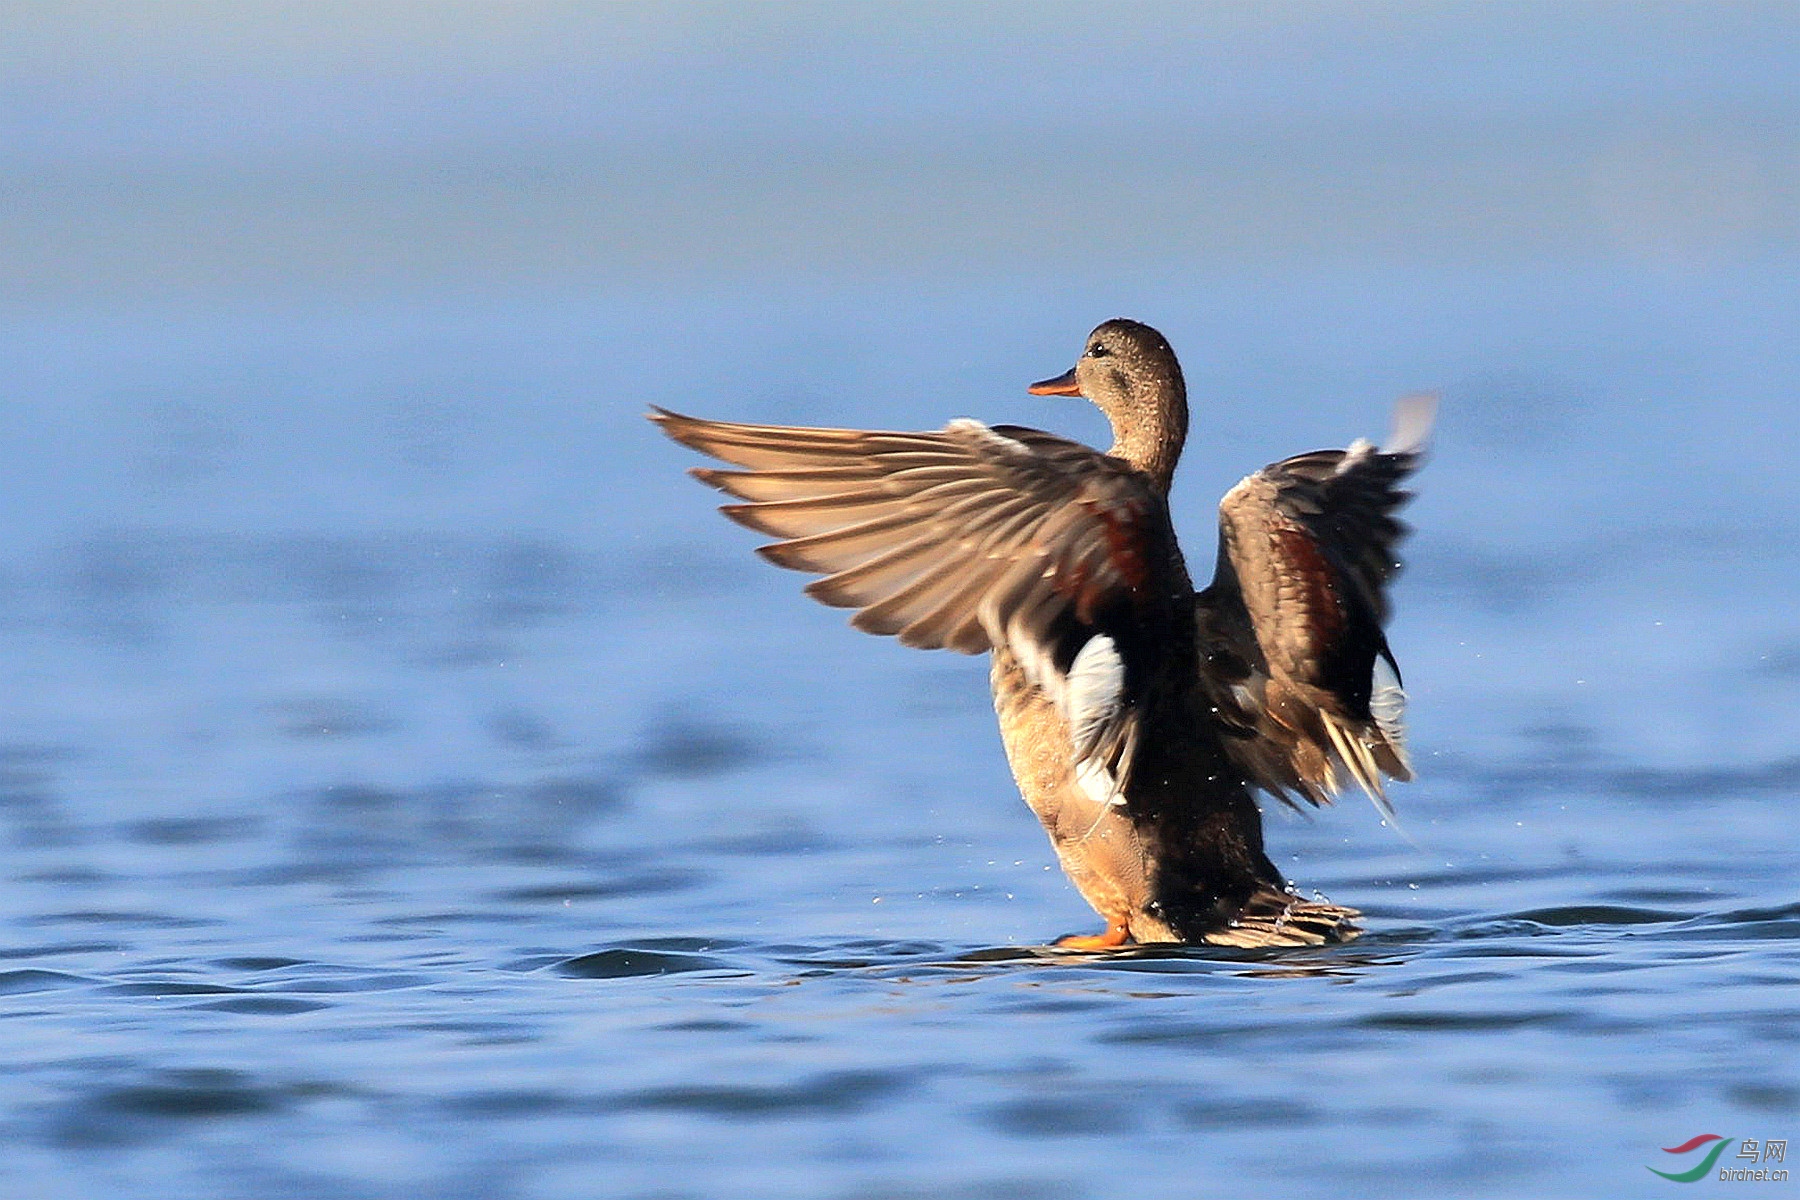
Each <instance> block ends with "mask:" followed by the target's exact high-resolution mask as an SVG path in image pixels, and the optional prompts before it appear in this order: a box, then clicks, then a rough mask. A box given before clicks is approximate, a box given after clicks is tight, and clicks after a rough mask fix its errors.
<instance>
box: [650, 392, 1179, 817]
mask: <svg viewBox="0 0 1800 1200" xmlns="http://www.w3.org/2000/svg"><path fill="white" fill-rule="evenodd" d="M651 419H652V420H654V421H656V422H657V423H658V424H659V425H661V426H662V429H663V431H664V432H665V433H667V434H668V435H669V436H670V437H671V438H673V439H674V440H676V441H678V442H681V443H682V444H683V445H686V446H690V447H692V448H694V449H696V450H700V451H702V452H704V453H707V454H710V455H713V456H714V457H716V458H720V459H723V460H724V461H726V462H728V463H732V464H734V465H735V466H737V467H740V468H744V469H743V470H718V469H713V468H701V469H697V470H695V471H694V474H695V476H696V477H698V478H699V479H700V480H701V481H702V482H704V483H707V484H710V485H712V486H713V487H716V488H718V489H719V490H720V491H723V492H726V493H727V494H729V495H731V496H734V497H736V498H737V499H739V500H740V501H743V503H738V504H730V505H726V506H724V508H723V511H724V512H725V515H726V516H728V517H730V518H731V519H732V520H734V521H736V522H738V523H739V524H741V525H746V526H748V527H750V528H752V529H756V530H759V531H761V532H763V533H766V534H769V535H771V536H774V537H776V538H779V539H781V540H779V541H776V542H774V543H772V544H770V545H766V546H763V547H760V548H759V553H761V554H762V555H763V557H765V558H767V559H768V560H769V561H771V562H773V563H776V564H777V565H779V566H784V567H791V568H794V569H796V570H802V571H809V572H812V573H814V574H817V575H821V576H823V578H821V579H818V580H815V581H813V582H812V583H811V584H809V585H808V586H807V588H806V591H807V594H809V595H811V596H812V597H813V598H814V599H817V600H819V601H821V602H822V603H825V604H830V605H835V606H839V607H845V608H853V609H856V610H857V611H856V613H855V615H854V616H853V617H852V618H851V623H852V624H853V625H855V626H856V627H857V628H859V629H863V630H867V631H868V632H871V633H878V634H886V635H896V636H898V637H899V638H900V640H901V641H902V642H904V643H906V644H907V645H911V646H918V647H922V648H926V649H936V648H949V649H953V650H957V651H960V652H962V653H964V654H979V653H982V652H984V651H987V650H991V649H995V648H1004V649H1006V650H1007V651H1009V652H1010V653H1011V654H1012V655H1013V657H1014V658H1015V659H1016V660H1017V661H1018V662H1019V663H1020V664H1021V666H1022V667H1023V668H1024V670H1025V672H1026V675H1027V677H1028V678H1029V679H1030V680H1031V682H1032V683H1033V684H1035V685H1036V686H1037V687H1039V688H1040V689H1041V690H1043V691H1044V693H1045V694H1046V695H1048V696H1049V697H1050V698H1051V699H1052V700H1053V701H1054V702H1056V703H1057V705H1058V706H1059V708H1060V709H1061V711H1062V712H1063V715H1064V716H1065V718H1066V719H1068V720H1069V722H1070V727H1071V729H1074V730H1077V731H1078V733H1077V740H1078V741H1079V743H1080V745H1079V746H1078V747H1076V760H1077V766H1078V768H1079V769H1080V770H1081V771H1083V772H1086V774H1085V776H1084V778H1087V779H1089V780H1090V781H1095V783H1094V786H1096V787H1098V786H1101V783H1100V782H1099V781H1104V786H1105V787H1107V788H1110V789H1112V792H1113V793H1115V794H1116V793H1117V792H1119V791H1122V789H1123V781H1124V773H1125V772H1128V771H1129V769H1130V762H1131V750H1132V748H1133V747H1134V746H1135V744H1136V736H1137V728H1138V721H1139V716H1140V714H1139V708H1138V698H1137V697H1136V696H1135V695H1134V694H1132V686H1131V681H1130V679H1129V676H1130V675H1131V671H1130V670H1129V664H1128V663H1127V662H1126V661H1125V659H1123V658H1122V657H1121V651H1120V649H1119V646H1118V645H1117V644H1116V643H1115V642H1114V640H1113V639H1112V638H1110V637H1106V636H1105V635H1104V634H1102V633H1100V632H1099V628H1098V623H1099V622H1100V621H1101V620H1102V618H1103V617H1104V615H1105V614H1107V613H1108V612H1111V611H1113V610H1114V609H1115V608H1116V607H1117V606H1121V605H1122V606H1126V607H1129V606H1132V605H1137V604H1146V603H1152V602H1155V599H1156V597H1158V596H1162V595H1166V594H1167V593H1168V590H1169V589H1168V588H1167V587H1166V586H1162V587H1160V589H1159V587H1158V584H1159V580H1157V579H1155V578H1153V574H1154V572H1153V570H1152V569H1151V564H1163V563H1169V562H1173V563H1176V564H1179V561H1180V559H1179V555H1178V554H1176V553H1174V547H1173V542H1172V535H1171V534H1169V533H1168V531H1167V516H1166V509H1165V508H1164V506H1163V500H1162V498H1161V496H1160V494H1159V493H1158V492H1157V491H1156V490H1155V489H1154V486H1153V485H1152V484H1151V482H1150V481H1149V480H1148V479H1147V478H1146V477H1144V476H1142V475H1140V474H1139V473H1138V472H1136V471H1134V470H1132V469H1131V468H1129V467H1128V466H1127V465H1126V464H1124V463H1122V462H1119V461H1118V460H1116V459H1112V458H1108V457H1107V456H1105V455H1103V454H1100V453H1099V452H1098V451H1095V450H1092V449H1090V448H1088V447H1086V446H1083V445H1080V444H1079V443H1076V442H1071V441H1068V440H1067V439H1064V438H1059V437H1056V436H1055V435H1053V434H1048V433H1043V432H1040V431H1038V430H1034V429H1025V428H1022V427H1019V426H1004V425H1003V426H994V427H989V426H986V425H983V424H981V423H979V422H976V421H967V420H961V421H953V422H951V423H950V424H949V425H948V426H946V427H945V428H944V429H942V430H938V431H934V432H923V433H889V432H864V431H859V430H845V429H795V428H789V427H786V426H778V425H737V424H730V423H726V422H719V421H706V420H701V419H699V418H694V417H687V416H682V415H681V414H678V413H672V412H667V411H664V410H660V409H659V410H657V411H656V412H655V413H654V414H652V417H651ZM1176 569H1179V568H1178V567H1177V568H1176ZM1185 578H1186V576H1185V573H1183V575H1182V579H1183V581H1184V582H1183V583H1182V590H1183V591H1184V592H1185V590H1186V589H1187V586H1188V585H1187V584H1186V583H1185ZM1088 647H1092V649H1086V648H1088ZM1084 650H1085V653H1086V655H1087V657H1086V658H1082V657H1081V655H1082V654H1083V653H1084ZM1078 663H1079V665H1080V668H1081V669H1080V671H1079V673H1078V675H1079V677H1078V683H1077V686H1073V687H1072V686H1071V684H1070V681H1069V680H1070V672H1071V671H1073V670H1076V668H1077V664H1078Z"/></svg>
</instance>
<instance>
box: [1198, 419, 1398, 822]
mask: <svg viewBox="0 0 1800 1200" xmlns="http://www.w3.org/2000/svg"><path fill="white" fill-rule="evenodd" d="M1431 413H1432V402H1431V400H1430V399H1429V398H1423V397H1409V398H1407V399H1406V400H1403V401H1401V403H1400V405H1399V406H1398V408H1397V410H1396V421H1395V430H1396V432H1395V434H1394V437H1393V438H1392V439H1391V440H1390V443H1389V446H1388V447H1387V448H1385V449H1381V450H1377V449H1376V448H1375V447H1374V446H1372V445H1370V444H1369V443H1368V442H1357V443H1355V444H1353V445H1352V446H1351V447H1350V448H1349V449H1347V450H1318V451H1314V452H1312V453H1310V454H1300V455H1295V456H1294V457H1292V458H1288V459H1283V460H1282V461H1281V462H1278V463H1274V464H1271V465H1270V466H1267V467H1264V468H1263V469H1262V470H1261V471H1258V472H1257V473H1256V474H1254V475H1251V476H1250V477H1249V478H1247V479H1245V480H1244V481H1243V482H1242V483H1240V484H1238V485H1237V486H1236V487H1235V488H1233V489H1232V490H1231V491H1230V492H1229V493H1228V494H1227V495H1226V497H1225V499H1224V500H1223V501H1222V502H1221V504H1220V506H1219V530H1220V536H1219V565H1218V569H1217V571H1216V573H1215V575H1214V577H1213V581H1212V583H1211V585H1210V586H1208V587H1207V588H1206V590H1205V591H1203V592H1200V593H1199V594H1198V595H1197V596H1196V597H1195V615H1196V619H1197V621H1198V624H1199V635H1200V639H1201V641H1200V644H1201V648H1202V655H1203V665H1202V670H1201V674H1202V680H1203V682H1204V684H1205V685H1206V687H1207V689H1208V692H1209V695H1210V696H1211V699H1212V703H1213V707H1214V712H1215V713H1216V714H1217V716H1218V719H1219V721H1220V723H1221V725H1222V727H1224V728H1225V729H1226V731H1227V732H1228V733H1229V734H1232V735H1233V736H1231V737H1230V738H1228V740H1227V750H1228V752H1229V753H1230V754H1231V755H1232V757H1233V759H1234V760H1235V761H1236V762H1237V764H1238V766H1239V768H1240V769H1241V770H1243V771H1244V773H1245V774H1246V776H1247V777H1248V778H1249V779H1250V781H1251V782H1252V783H1253V784H1254V785H1256V786H1258V787H1261V788H1263V789H1264V790H1266V791H1268V792H1270V793H1272V794H1274V795H1276V796H1279V797H1281V798H1282V799H1284V800H1288V801H1289V802H1293V800H1294V799H1295V798H1296V797H1298V798H1302V799H1305V800H1308V801H1310V802H1312V803H1314V804H1324V803H1329V802H1330V801H1331V799H1333V798H1334V797H1335V796H1336V795H1337V794H1338V793H1340V792H1341V791H1342V790H1343V789H1344V787H1346V786H1349V785H1351V784H1354V785H1355V786H1356V787H1358V788H1359V789H1361V790H1362V791H1363V792H1365V793H1366V794H1367V795H1368V796H1369V798H1370V799H1371V800H1373V801H1374V802H1375V804H1376V806H1377V807H1378V808H1379V809H1380V810H1381V811H1382V812H1383V814H1384V815H1387V816H1390V817H1391V816H1392V814H1393V810H1392V808H1391V807H1390V806H1389V804H1388V801H1387V796H1386V792H1385V788H1384V784H1383V778H1384V776H1385V777H1386V778H1389V779H1395V780H1407V779H1410V778H1412V769H1411V764H1410V763H1409V761H1408V759H1407V756H1406V746H1405V733H1404V726H1403V722H1402V713H1403V710H1404V701H1405V695H1404V693H1403V692H1402V691H1401V686H1400V673H1399V668H1398V667H1397V666H1396V665H1395V663H1394V658H1393V654H1392V652H1391V650H1390V649H1389V648H1388V644H1387V638H1386V635H1385V634H1384V633H1383V626H1384V625H1385V624H1386V622H1387V619H1388V614H1389V604H1388V597H1387V584H1388V582H1389V581H1390V580H1391V579H1392V578H1393V576H1394V574H1395V572H1396V571H1397V570H1398V569H1399V562H1398V560H1397V558H1396V555H1395V548H1396V546H1397V545H1398V543H1399V542H1400V540H1401V539H1402V538H1403V537H1404V536H1405V533H1406V527H1405V526H1404V525H1402V524H1401V523H1400V522H1399V521H1398V520H1397V519H1396V518H1395V516H1394V513H1395V512H1396V510H1398V509H1399V508H1400V507H1401V506H1402V505H1403V504H1405V503H1406V501H1407V500H1408V499H1410V498H1411V495H1410V493H1408V492H1406V491H1403V490H1402V489H1401V488H1400V486H1399V485H1400V483H1401V481H1402V480H1404V479H1405V478H1406V477H1407V476H1408V475H1410V474H1411V473H1412V472H1413V471H1415V470H1416V469H1417V468H1418V465H1419V462H1420V459H1421V457H1422V453H1423V449H1422V448H1423V445H1424V441H1425V437H1426V433H1427V431H1428V429H1429V427H1430V419H1431Z"/></svg>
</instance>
